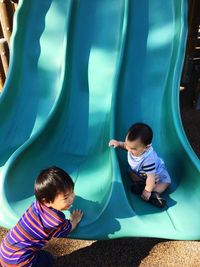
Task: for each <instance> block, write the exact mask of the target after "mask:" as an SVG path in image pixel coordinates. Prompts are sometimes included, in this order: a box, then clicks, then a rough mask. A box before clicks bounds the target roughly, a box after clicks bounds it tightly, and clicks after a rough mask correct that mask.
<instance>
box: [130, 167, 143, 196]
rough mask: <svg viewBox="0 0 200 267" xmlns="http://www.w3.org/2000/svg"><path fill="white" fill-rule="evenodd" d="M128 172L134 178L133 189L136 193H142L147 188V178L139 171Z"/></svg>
mask: <svg viewBox="0 0 200 267" xmlns="http://www.w3.org/2000/svg"><path fill="white" fill-rule="evenodd" d="M128 174H129V176H130V178H131V180H132V186H131V191H132V193H134V194H137V195H141V194H142V191H143V190H144V188H145V180H144V179H143V178H142V177H141V176H140V175H139V174H137V173H135V172H131V171H128Z"/></svg>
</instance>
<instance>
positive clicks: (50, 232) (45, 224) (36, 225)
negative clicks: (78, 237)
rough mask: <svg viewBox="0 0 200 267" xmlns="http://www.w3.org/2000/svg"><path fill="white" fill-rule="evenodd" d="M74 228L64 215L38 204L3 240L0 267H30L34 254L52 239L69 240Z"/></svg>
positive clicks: (35, 203)
mask: <svg viewBox="0 0 200 267" xmlns="http://www.w3.org/2000/svg"><path fill="white" fill-rule="evenodd" d="M71 228H72V225H71V222H70V221H69V220H67V219H66V218H65V215H64V213H63V212H61V211H58V210H55V209H53V208H49V207H47V206H45V205H43V204H41V203H39V202H38V201H35V202H33V204H32V205H31V206H30V207H29V208H28V210H27V211H26V212H25V213H24V214H23V215H22V217H21V219H20V220H19V222H18V223H17V224H16V226H15V227H14V228H12V229H11V230H10V231H9V232H8V234H7V236H6V237H5V238H4V239H3V241H2V244H1V248H0V263H1V265H2V266H3V267H14V266H19V267H30V266H31V265H32V263H33V262H34V258H35V254H36V252H37V251H38V250H40V249H41V248H42V247H43V246H44V245H45V244H46V243H47V241H48V240H50V239H51V238H52V237H61V236H66V235H67V234H68V233H69V232H70V230H71Z"/></svg>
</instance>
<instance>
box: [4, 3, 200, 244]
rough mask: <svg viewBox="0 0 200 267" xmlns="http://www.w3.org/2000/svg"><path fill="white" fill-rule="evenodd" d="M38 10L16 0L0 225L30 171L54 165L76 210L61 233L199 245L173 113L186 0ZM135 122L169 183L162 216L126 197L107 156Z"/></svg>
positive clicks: (121, 168)
mask: <svg viewBox="0 0 200 267" xmlns="http://www.w3.org/2000/svg"><path fill="white" fill-rule="evenodd" d="M32 2H33V3H32ZM44 2H45V4H44V3H41V1H39V0H35V1H31V5H30V3H28V4H27V1H25V0H22V1H21V5H20V8H19V10H18V14H17V17H16V20H15V23H16V24H15V32H14V37H13V46H12V49H13V55H12V62H11V67H10V73H9V77H8V81H7V84H6V88H5V93H4V96H3V95H2V97H1V100H2V101H1V103H0V110H1V109H2V110H4V111H5V114H6V115H5V116H3V117H4V120H3V119H2V118H1V121H0V125H2V126H1V127H0V136H1V135H2V136H3V137H2V138H1V140H3V138H4V140H5V137H4V136H6V137H7V136H8V137H7V139H6V140H7V142H2V145H1V147H0V153H1V155H2V158H3V159H4V160H2V168H1V179H0V203H1V210H0V224H1V225H2V226H5V227H12V226H13V225H14V224H15V223H16V222H17V220H18V219H19V216H20V215H21V214H22V213H23V212H24V210H25V209H26V208H27V207H28V205H29V204H30V203H31V201H32V200H33V199H34V196H33V183H34V179H35V177H36V176H37V174H38V172H39V171H40V169H41V168H45V167H47V166H49V165H58V166H60V167H62V168H64V169H65V170H66V171H68V172H69V173H70V175H71V176H72V178H73V180H74V181H75V192H76V195H77V197H76V200H75V203H74V207H79V208H81V209H83V211H84V213H85V216H84V220H83V221H82V222H81V223H80V225H79V227H78V229H77V231H76V232H74V233H73V234H72V235H71V236H72V237H75V238H82V239H107V238H117V237H126V236H147V237H163V238H171V239H174V238H175V239H199V238H200V232H199V225H200V215H199V213H198V207H199V205H200V186H199V183H200V165H199V160H198V159H197V157H196V155H195V154H194V152H193V151H192V149H191V147H190V145H189V143H188V141H187V138H186V136H185V134H184V131H183V128H182V125H181V119H180V113H179V80H180V75H181V69H182V64H183V58H184V49H185V41H186V14H187V1H186V0H182V1H172V0H170V1H164V2H163V1H162V3H161V1H159V0H151V1H146V0H142V1H137V0H129V1H128V0H121V1H115V0H110V1H107V0H95V1H92V0H85V1H73V0H72V1H62V0H51V1H50V0H48V1H44ZM36 15H37V23H36V22H35V16H36ZM21 25H22V26H21ZM18 40H20V42H19V41H18ZM18 50H19V52H18ZM18 72H19V73H18ZM11 87H12V88H11ZM13 88H16V89H13ZM13 91H14V92H13ZM13 95H14V96H15V95H16V96H15V97H14V96H13ZM8 105H9V107H8ZM9 109H10V110H9ZM3 114H4V113H3ZM136 121H144V122H146V123H148V124H150V125H151V126H152V128H153V130H154V143H153V145H154V147H155V149H156V150H157V151H158V152H159V154H160V155H161V156H162V157H163V158H164V160H165V162H166V164H167V166H168V169H169V172H170V174H171V176H172V178H173V184H172V186H171V188H170V189H169V191H168V195H167V196H166V197H167V198H168V207H167V208H166V209H163V210H158V209H157V208H154V207H152V206H150V205H148V204H146V203H144V202H143V201H142V200H140V199H139V198H138V197H137V196H134V195H132V194H131V193H130V190H129V185H130V181H129V179H128V177H127V175H126V164H125V162H126V153H124V152H122V151H116V150H114V149H110V148H108V141H109V139H110V138H113V137H115V138H119V139H122V138H124V136H125V133H126V130H127V128H128V127H129V126H130V125H131V124H132V123H133V122H136ZM14 126H15V127H14ZM66 215H68V212H66Z"/></svg>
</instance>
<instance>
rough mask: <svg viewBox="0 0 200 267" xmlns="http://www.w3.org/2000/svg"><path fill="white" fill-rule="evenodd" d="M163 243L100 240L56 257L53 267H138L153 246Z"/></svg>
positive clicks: (124, 239) (143, 239)
mask: <svg viewBox="0 0 200 267" xmlns="http://www.w3.org/2000/svg"><path fill="white" fill-rule="evenodd" d="M164 241H165V240H164V239H155V238H151V239H150V238H122V239H115V240H100V241H96V242H94V243H92V244H91V245H89V246H86V247H83V248H79V247H77V249H76V251H73V252H71V253H70V254H66V255H63V256H58V257H57V258H56V262H55V265H54V266H55V267H58V266H63V267H64V266H70V267H82V266H88V267H90V266H99V267H100V266H104V267H107V266H116V267H117V266H123V267H128V266H135V267H137V266H140V264H141V261H142V260H143V259H144V258H145V257H147V256H148V255H149V252H150V251H151V250H152V248H153V247H154V246H156V245H157V244H158V243H161V242H164ZM73 244H74V243H73ZM77 244H78V243H77ZM68 245H70V244H68ZM133 252H134V253H133ZM66 253H67V252H66Z"/></svg>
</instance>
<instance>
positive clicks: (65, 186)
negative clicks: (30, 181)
mask: <svg viewBox="0 0 200 267" xmlns="http://www.w3.org/2000/svg"><path fill="white" fill-rule="evenodd" d="M73 189H74V182H73V181H72V179H71V177H70V176H69V175H68V174H67V173H66V172H65V171H64V170H62V169H60V168H58V167H55V166H53V167H50V168H48V169H45V170H42V171H41V172H40V174H39V175H38V177H37V179H36V180H35V186H34V191H35V197H36V199H37V200H38V201H39V202H41V203H42V202H44V201H45V202H47V203H49V202H52V201H54V199H55V197H56V196H57V195H58V194H59V193H65V192H66V191H69V190H73Z"/></svg>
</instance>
